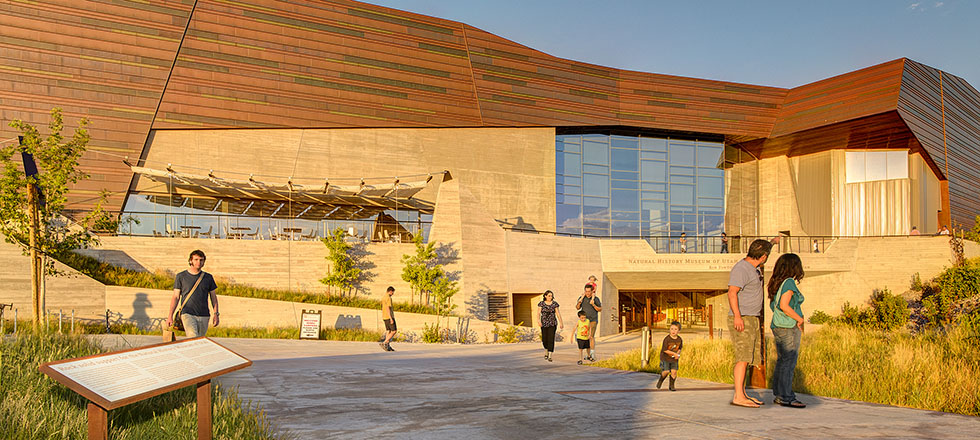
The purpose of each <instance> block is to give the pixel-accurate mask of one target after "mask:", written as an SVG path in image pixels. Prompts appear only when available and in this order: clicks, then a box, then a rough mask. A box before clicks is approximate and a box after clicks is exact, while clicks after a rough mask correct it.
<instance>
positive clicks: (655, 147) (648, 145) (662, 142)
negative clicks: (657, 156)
mask: <svg viewBox="0 0 980 440" xmlns="http://www.w3.org/2000/svg"><path fill="white" fill-rule="evenodd" d="M640 149H642V150H644V151H663V152H666V151H667V139H664V138H648V137H642V138H640Z"/></svg>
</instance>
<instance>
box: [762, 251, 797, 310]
mask: <svg viewBox="0 0 980 440" xmlns="http://www.w3.org/2000/svg"><path fill="white" fill-rule="evenodd" d="M787 278H792V279H794V280H796V281H800V280H802V279H803V262H802V261H800V256H799V255H796V254H783V255H781V256H780V257H779V259H778V260H776V267H774V268H773V269H772V278H769V301H772V300H773V298H775V297H776V293H779V286H782V285H783V281H786V279H787Z"/></svg>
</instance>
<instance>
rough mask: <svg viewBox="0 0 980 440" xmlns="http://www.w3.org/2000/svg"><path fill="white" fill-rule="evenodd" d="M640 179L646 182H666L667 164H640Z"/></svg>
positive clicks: (647, 162)
mask: <svg viewBox="0 0 980 440" xmlns="http://www.w3.org/2000/svg"><path fill="white" fill-rule="evenodd" d="M640 178H641V179H642V180H643V181H644V182H666V181H667V163H666V162H655V161H651V160H644V161H643V162H641V163H640Z"/></svg>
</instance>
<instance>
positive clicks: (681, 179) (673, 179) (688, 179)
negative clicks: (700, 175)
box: [670, 175, 695, 185]
mask: <svg viewBox="0 0 980 440" xmlns="http://www.w3.org/2000/svg"><path fill="white" fill-rule="evenodd" d="M694 179H695V177H694V176H676V175H674V176H670V183H690V184H692V185H693V184H694Z"/></svg>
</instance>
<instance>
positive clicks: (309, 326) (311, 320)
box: [299, 310, 323, 339]
mask: <svg viewBox="0 0 980 440" xmlns="http://www.w3.org/2000/svg"><path fill="white" fill-rule="evenodd" d="M322 317H323V315H321V314H320V311H319V310H303V318H302V320H301V322H300V327H299V338H300V339H320V328H321V324H322Z"/></svg>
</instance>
